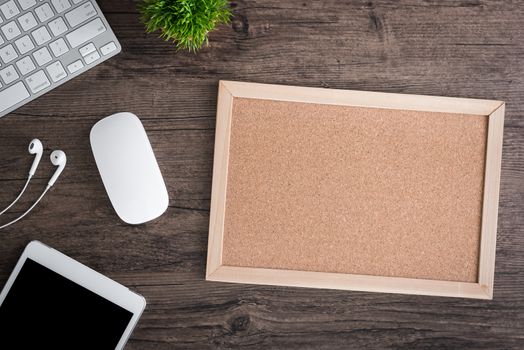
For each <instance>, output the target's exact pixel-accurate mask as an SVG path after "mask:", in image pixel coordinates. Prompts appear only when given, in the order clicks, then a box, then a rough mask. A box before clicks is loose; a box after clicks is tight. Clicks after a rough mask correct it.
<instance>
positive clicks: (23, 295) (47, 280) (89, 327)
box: [0, 259, 132, 350]
mask: <svg viewBox="0 0 524 350" xmlns="http://www.w3.org/2000/svg"><path fill="white" fill-rule="evenodd" d="M131 317H132V313H131V312H129V311H127V310H125V309H123V308H121V307H120V306H118V305H116V304H113V303H112V302H110V301H109V300H107V299H105V298H103V297H101V296H99V295H98V294H95V293H93V292H91V291H89V290H88V289H86V288H84V287H82V286H80V285H78V284H76V283H74V282H72V281H70V280H68V279H67V278H65V277H62V276H61V275H59V274H57V273H56V272H53V271H51V270H49V269H48V268H46V267H44V266H42V265H40V264H38V263H36V262H34V261H33V260H31V259H27V260H26V262H25V263H24V265H23V266H22V269H21V270H20V273H19V274H18V277H17V279H16V281H15V282H14V284H13V285H12V286H11V289H10V290H9V293H8V294H7V297H6V298H5V300H4V302H3V303H2V305H1V306H0V348H2V349H93V350H94V349H98V350H103V349H115V347H116V345H117V344H118V341H119V340H120V338H121V337H122V334H123V333H124V330H125V329H126V327H127V325H128V324H129V321H130V320H131Z"/></svg>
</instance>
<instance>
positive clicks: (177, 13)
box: [139, 0, 232, 52]
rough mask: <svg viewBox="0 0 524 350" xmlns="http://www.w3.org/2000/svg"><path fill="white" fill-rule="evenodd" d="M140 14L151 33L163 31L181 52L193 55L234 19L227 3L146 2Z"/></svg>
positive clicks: (217, 0)
mask: <svg viewBox="0 0 524 350" xmlns="http://www.w3.org/2000/svg"><path fill="white" fill-rule="evenodd" d="M139 10H140V13H141V14H142V16H141V20H142V22H144V24H145V26H146V31H147V32H149V33H151V32H155V31H160V36H161V37H162V38H164V39H165V40H172V41H174V42H175V44H176V46H177V48H179V49H188V50H189V51H193V52H195V51H197V50H198V49H200V48H201V47H202V46H203V45H207V44H208V33H209V32H211V31H212V30H214V29H215V27H216V26H217V25H219V24H225V23H229V22H230V20H231V16H232V14H231V8H230V6H229V2H228V1H227V0H144V1H142V3H140V4H139Z"/></svg>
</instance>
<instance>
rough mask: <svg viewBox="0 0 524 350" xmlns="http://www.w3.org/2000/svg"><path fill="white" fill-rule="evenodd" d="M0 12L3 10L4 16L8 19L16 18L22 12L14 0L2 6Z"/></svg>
mask: <svg viewBox="0 0 524 350" xmlns="http://www.w3.org/2000/svg"><path fill="white" fill-rule="evenodd" d="M0 10H2V13H3V14H4V16H5V18H6V19H9V18H13V17H14V16H16V15H18V14H19V13H20V10H19V9H18V7H17V6H16V4H15V2H14V1H13V0H10V1H8V2H6V3H5V4H3V5H0Z"/></svg>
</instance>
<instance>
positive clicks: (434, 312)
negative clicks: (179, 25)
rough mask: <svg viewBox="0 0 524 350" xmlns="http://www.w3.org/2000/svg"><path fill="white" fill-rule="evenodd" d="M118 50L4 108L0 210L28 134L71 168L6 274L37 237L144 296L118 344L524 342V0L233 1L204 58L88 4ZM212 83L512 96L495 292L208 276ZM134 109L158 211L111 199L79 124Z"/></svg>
mask: <svg viewBox="0 0 524 350" xmlns="http://www.w3.org/2000/svg"><path fill="white" fill-rule="evenodd" d="M99 4H100V6H101V8H102V9H103V10H104V12H105V14H106V16H107V19H108V21H109V22H110V23H111V25H112V27H113V30H114V31H115V33H116V35H117V36H118V38H119V39H120V41H121V44H122V46H123V53H121V54H120V55H118V56H117V57H115V58H113V59H111V60H109V61H107V62H105V63H103V64H101V65H99V66H97V67H96V68H94V69H92V70H90V71H89V72H87V73H86V74H83V75H81V76H80V77H78V78H76V79H74V80H73V81H71V82H68V83H67V84H65V85H63V86H61V87H60V88H58V89H56V90H54V91H52V92H51V93H48V94H46V95H45V96H43V97H41V98H39V99H37V100H35V101H33V102H31V103H30V104H28V105H26V106H24V107H23V108H20V109H19V110H17V111H15V112H14V113H12V114H11V115H9V116H7V117H5V118H2V119H0V207H3V206H4V205H3V204H6V205H7V203H9V201H10V200H12V199H13V198H14V197H15V196H16V194H17V193H18V191H19V190H20V188H21V187H22V185H23V183H24V181H25V177H26V174H27V171H28V169H29V166H30V164H31V162H32V157H30V156H29V154H28V153H27V145H28V143H29V141H30V140H31V139H32V138H34V137H38V138H40V139H41V140H42V142H43V143H44V146H45V151H46V152H45V158H44V159H43V160H42V162H41V165H40V167H39V169H38V172H37V174H36V176H35V178H34V180H33V181H32V182H31V184H30V187H29V190H28V191H27V194H26V195H25V196H24V197H23V199H22V200H21V202H20V203H19V205H17V206H16V208H15V209H14V210H13V211H11V213H10V214H9V215H4V216H2V220H1V222H2V223H3V222H6V221H7V220H9V219H10V218H12V217H14V216H16V215H17V214H20V213H21V212H23V211H24V210H25V209H26V208H27V207H28V206H29V205H30V204H31V202H32V201H33V200H34V199H35V198H36V197H37V196H38V194H39V192H40V191H41V190H42V189H43V188H44V187H45V184H46V183H47V180H48V178H49V176H50V174H52V172H53V170H54V168H53V167H52V166H51V165H50V162H49V161H48V155H49V153H50V151H51V150H53V149H63V150H64V151H65V152H66V153H67V157H68V165H67V168H66V169H65V171H64V173H63V174H62V177H61V178H60V179H59V181H58V182H57V184H56V186H55V187H54V188H53V189H52V191H50V192H49V194H48V195H47V196H46V197H45V198H44V200H43V201H42V203H41V204H40V205H39V206H38V207H37V208H36V210H35V211H34V212H33V213H32V214H31V215H30V216H28V217H27V218H25V219H24V220H23V221H21V222H19V223H18V224H16V225H14V226H12V227H10V228H9V229H6V230H3V231H1V232H0V239H1V244H0V284H1V285H3V283H4V282H5V281H6V279H7V277H8V275H9V273H10V271H11V269H12V268H13V267H14V265H15V262H16V260H17V259H18V257H19V255H20V254H21V252H22V250H23V248H24V246H25V245H26V244H27V243H28V242H29V241H31V240H35V239H37V240H41V241H42V242H45V243H47V244H49V245H51V246H53V247H55V248H57V249H59V250H61V251H62V252H64V253H66V254H68V255H70V256H72V257H73V258H75V259H77V260H79V261H80V262H82V263H85V264H87V265H88V266H91V267H93V268H94V269H96V270H98V271H100V272H102V273H104V274H106V275H108V276H110V277H111V278H114V279H116V280H117V281H119V282H121V283H123V284H125V285H128V286H129V287H131V288H132V289H135V290H137V291H138V292H140V293H142V294H143V295H144V296H145V297H146V298H147V300H148V306H147V309H146V311H145V313H144V315H143V317H142V319H141V321H140V323H139V325H138V327H137V329H136V330H135V331H134V333H133V335H132V338H131V340H130V342H129V343H128V345H127V347H126V349H186V348H187V349H207V348H221V349H225V348H247V349H258V348H279V349H350V348H353V349H363V348H369V349H380V348H400V349H421V348H422V349H424V348H439V349H440V348H451V349H478V348H485V349H522V348H524V210H523V204H524V2H522V1H506V0H494V1H482V0H463V1H446V0H445V1H438V0H426V1H419V0H410V1H401V2H397V1H386V0H378V1H340V0H328V1H292V0H288V1H284V0H265V1H263V0H259V1H238V2H234V3H233V7H234V14H235V17H234V20H233V21H232V23H231V25H229V26H223V27H221V28H220V29H219V30H218V31H216V32H214V33H212V34H211V45H210V47H208V48H205V49H203V50H202V51H201V52H199V53H198V54H196V55H195V54H190V53H187V52H177V51H176V50H175V48H174V46H173V45H172V44H170V43H167V42H164V41H162V40H160V39H159V38H158V37H157V36H156V35H146V34H145V33H144V29H143V26H142V25H141V24H140V23H139V16H138V13H137V11H136V8H135V3H134V2H132V1H116V0H115V1H109V0H100V1H99ZM219 79H230V80H241V81H253V82H264V83H280V84H293V85H303V86H315V87H329V88H343V89H362V90H374V91H385V92H401V93H413V94H428V95H445V96H458V97H476V98H486V99H499V100H504V101H506V103H507V107H506V122H505V129H504V151H503V160H502V184H501V197H500V210H499V225H498V240H497V262H496V276H495V293H494V294H495V295H494V299H493V301H477V300H465V299H454V298H436V297H425V296H405V295H392V294H372V293H362V292H344V291H332V290H313V289H299V288H282V287H271V286H252V285H239V284H225V283H212V282H205V281H204V273H205V262H206V246H207V229H208V221H209V205H210V194H211V175H212V161H213V143H214V126H215V109H216V96H217V86H218V80H219ZM120 111H130V112H134V113H135V114H137V115H138V116H139V117H141V118H142V121H143V123H144V126H145V128H146V130H147V132H148V134H149V137H150V140H151V143H152V145H153V148H154V150H155V153H156V156H157V158H158V161H159V164H160V168H161V170H162V173H163V175H164V178H165V180H166V184H167V187H168V191H169V194H170V198H171V200H170V206H169V209H168V211H167V212H166V213H165V214H164V215H163V216H162V217H161V218H159V219H158V220H156V221H154V222H151V223H148V224H146V225H141V226H137V227H132V226H128V225H125V224H123V223H122V222H121V221H120V220H119V219H118V218H117V216H116V214H115V213H114V211H113V209H112V208H111V205H110V203H109V200H108V198H107V196H106V194H105V191H104V188H103V185H102V182H101V180H100V177H99V175H98V172H97V169H96V166H95V163H94V160H93V157H92V154H91V151H90V147H89V139H88V135H89V130H90V128H91V126H92V125H93V124H94V123H95V122H96V121H97V120H99V119H100V118H102V117H105V116H107V115H110V114H112V113H115V112H120Z"/></svg>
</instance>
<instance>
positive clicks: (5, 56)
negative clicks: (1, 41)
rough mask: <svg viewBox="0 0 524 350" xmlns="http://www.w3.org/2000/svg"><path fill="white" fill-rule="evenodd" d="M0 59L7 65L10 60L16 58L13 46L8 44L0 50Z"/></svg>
mask: <svg viewBox="0 0 524 350" xmlns="http://www.w3.org/2000/svg"><path fill="white" fill-rule="evenodd" d="M0 58H2V61H3V62H4V63H9V62H11V61H12V60H14V59H16V58H18V54H17V53H16V51H15V48H14V47H13V45H11V44H9V45H7V46H4V47H2V48H1V49H0Z"/></svg>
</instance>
